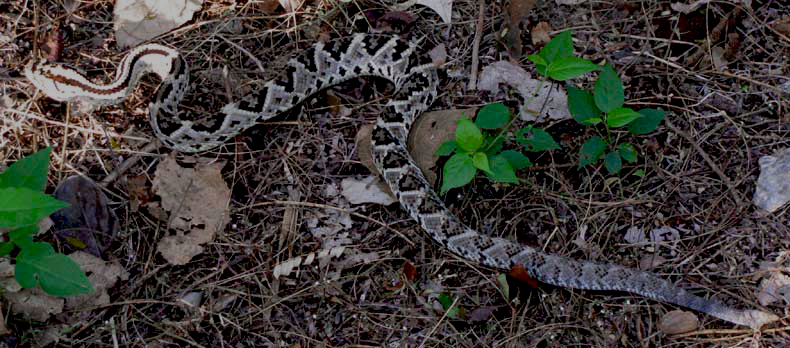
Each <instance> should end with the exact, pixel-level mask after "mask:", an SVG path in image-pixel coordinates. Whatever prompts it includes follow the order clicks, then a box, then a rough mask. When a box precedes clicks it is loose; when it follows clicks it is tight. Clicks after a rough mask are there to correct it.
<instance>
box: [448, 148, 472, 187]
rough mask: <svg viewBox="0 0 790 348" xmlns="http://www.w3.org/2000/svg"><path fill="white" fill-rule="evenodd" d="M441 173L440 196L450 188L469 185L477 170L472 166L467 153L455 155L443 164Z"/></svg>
mask: <svg viewBox="0 0 790 348" xmlns="http://www.w3.org/2000/svg"><path fill="white" fill-rule="evenodd" d="M442 173H443V175H444V178H443V182H442V189H441V191H442V194H445V193H447V191H448V190H450V189H451V188H456V187H461V186H464V185H466V184H468V183H470V182H471V181H472V179H474V177H475V173H477V169H476V168H475V166H474V165H473V164H472V157H470V156H469V154H468V153H456V154H455V155H452V156H451V157H450V159H448V160H447V163H445V164H444V168H443V170H442Z"/></svg>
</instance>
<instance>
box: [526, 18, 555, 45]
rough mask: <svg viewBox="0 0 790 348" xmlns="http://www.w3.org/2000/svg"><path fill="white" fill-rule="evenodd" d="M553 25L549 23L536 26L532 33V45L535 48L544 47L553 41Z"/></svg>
mask: <svg viewBox="0 0 790 348" xmlns="http://www.w3.org/2000/svg"><path fill="white" fill-rule="evenodd" d="M550 33H551V24H549V23H548V22H540V23H538V24H536V25H535V27H533V28H532V30H531V31H530V36H531V37H532V44H533V45H535V46H544V45H546V44H547V43H549V41H551V34H550Z"/></svg>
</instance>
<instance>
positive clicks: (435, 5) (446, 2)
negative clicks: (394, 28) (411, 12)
mask: <svg viewBox="0 0 790 348" xmlns="http://www.w3.org/2000/svg"><path fill="white" fill-rule="evenodd" d="M414 5H423V6H425V7H427V8H430V9H431V10H434V12H436V14H438V15H439V18H441V19H442V22H444V23H445V24H450V23H452V18H451V15H452V11H453V0H409V1H406V2H404V3H402V4H400V5H398V8H401V9H405V8H408V7H411V6H414Z"/></svg>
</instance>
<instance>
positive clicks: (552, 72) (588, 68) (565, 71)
mask: <svg viewBox="0 0 790 348" xmlns="http://www.w3.org/2000/svg"><path fill="white" fill-rule="evenodd" d="M598 70H601V67H600V66H598V65H596V64H595V63H593V62H591V61H589V60H586V59H581V58H578V57H573V56H571V57H565V58H560V59H557V60H555V61H553V62H552V63H551V64H549V68H548V69H547V70H546V74H547V75H548V76H549V77H550V78H552V79H554V80H557V81H565V80H570V79H573V78H577V77H579V76H582V75H584V74H586V73H589V72H592V71H598Z"/></svg>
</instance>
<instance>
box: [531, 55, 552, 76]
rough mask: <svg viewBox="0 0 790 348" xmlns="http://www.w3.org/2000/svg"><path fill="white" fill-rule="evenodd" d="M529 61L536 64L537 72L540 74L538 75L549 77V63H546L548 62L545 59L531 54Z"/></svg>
mask: <svg viewBox="0 0 790 348" xmlns="http://www.w3.org/2000/svg"><path fill="white" fill-rule="evenodd" d="M527 60H529V61H530V62H533V63H535V70H536V71H537V72H538V74H541V75H543V76H547V75H546V68H548V66H549V63H548V62H546V60H545V59H543V57H541V56H540V55H537V54H530V55H529V56H527Z"/></svg>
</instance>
